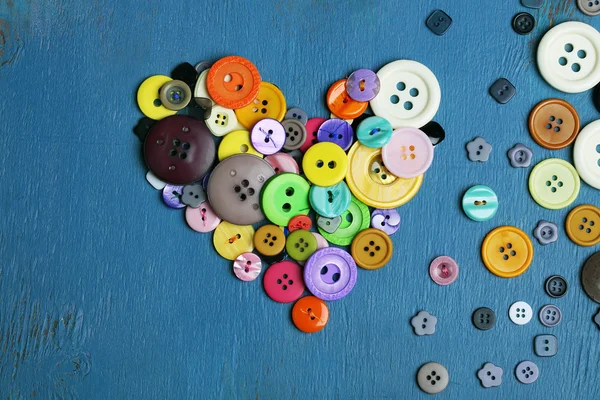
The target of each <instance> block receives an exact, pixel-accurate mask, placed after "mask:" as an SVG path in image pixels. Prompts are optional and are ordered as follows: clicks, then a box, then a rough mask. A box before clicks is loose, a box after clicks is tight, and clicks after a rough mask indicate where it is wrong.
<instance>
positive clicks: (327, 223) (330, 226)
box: [317, 216, 342, 233]
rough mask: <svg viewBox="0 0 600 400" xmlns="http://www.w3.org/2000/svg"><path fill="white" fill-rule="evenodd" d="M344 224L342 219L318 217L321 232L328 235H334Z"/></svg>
mask: <svg viewBox="0 0 600 400" xmlns="http://www.w3.org/2000/svg"><path fill="white" fill-rule="evenodd" d="M341 224H342V217H333V218H327V217H323V216H319V217H317V226H318V227H319V230H323V231H324V232H327V233H334V232H335V231H337V229H338V228H339V227H340V225H341Z"/></svg>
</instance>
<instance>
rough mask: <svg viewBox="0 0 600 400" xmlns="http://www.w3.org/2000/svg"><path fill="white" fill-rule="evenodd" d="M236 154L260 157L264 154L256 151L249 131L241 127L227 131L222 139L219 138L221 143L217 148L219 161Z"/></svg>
mask: <svg viewBox="0 0 600 400" xmlns="http://www.w3.org/2000/svg"><path fill="white" fill-rule="evenodd" d="M236 154H248V155H253V156H257V157H260V158H263V157H264V155H263V154H262V153H261V152H259V151H257V150H256V149H255V148H254V146H253V145H252V140H251V139H250V132H248V131H246V130H243V129H241V130H237V131H233V132H229V133H228V134H227V135H226V136H225V137H224V138H223V140H221V143H219V150H218V152H217V156H218V157H219V161H223V160H224V159H226V158H227V157H231V156H234V155H236Z"/></svg>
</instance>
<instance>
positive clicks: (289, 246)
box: [285, 229, 317, 261]
mask: <svg viewBox="0 0 600 400" xmlns="http://www.w3.org/2000/svg"><path fill="white" fill-rule="evenodd" d="M316 250H317V239H316V238H315V237H314V236H313V235H312V233H310V232H309V231H305V230H304V229H298V230H295V231H293V232H292V233H290V234H289V235H288V237H287V240H286V242H285V251H286V252H287V254H288V255H289V256H290V257H291V258H293V259H294V260H296V261H306V260H308V257H310V256H311V255H312V254H313V253H314V252H315V251H316Z"/></svg>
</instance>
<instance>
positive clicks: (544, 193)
mask: <svg viewBox="0 0 600 400" xmlns="http://www.w3.org/2000/svg"><path fill="white" fill-rule="evenodd" d="M580 185H581V183H580V180H579V175H578V174H577V170H575V168H574V167H573V166H572V165H571V164H569V163H568V162H566V161H564V160H561V159H559V158H548V159H546V160H544V161H542V162H540V163H539V164H537V165H536V166H535V167H534V168H533V170H532V171H531V174H530V175H529V193H530V194H531V197H533V199H534V200H535V201H536V203H538V204H539V205H540V206H542V207H544V208H548V209H550V210H560V209H561V208H565V207H568V206H569V205H570V204H571V203H573V202H574V201H575V199H576V198H577V195H579V187H580Z"/></svg>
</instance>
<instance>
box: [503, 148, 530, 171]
mask: <svg viewBox="0 0 600 400" xmlns="http://www.w3.org/2000/svg"><path fill="white" fill-rule="evenodd" d="M508 159H509V160H510V165H511V166H512V167H513V168H527V167H529V166H530V165H531V160H532V159H533V152H532V151H531V149H530V148H529V147H527V146H525V145H524V144H522V143H517V144H515V145H514V146H513V147H512V148H511V149H510V150H508Z"/></svg>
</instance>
